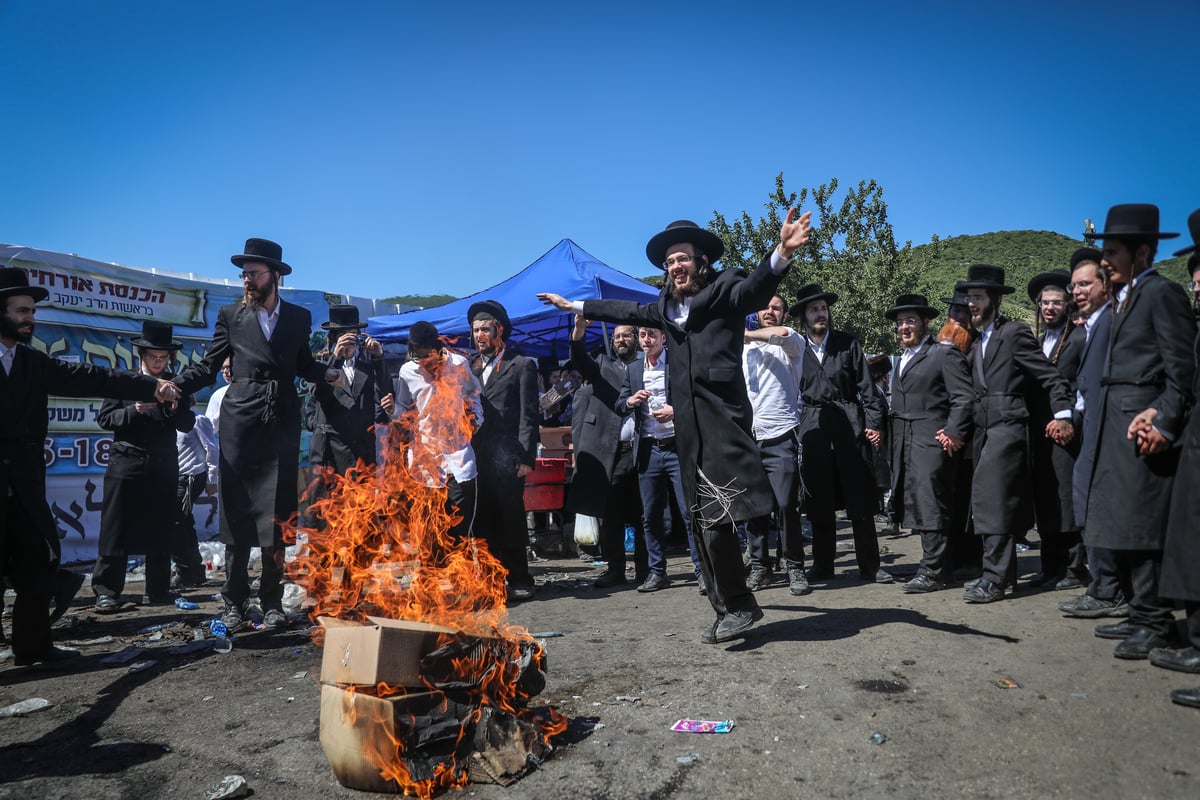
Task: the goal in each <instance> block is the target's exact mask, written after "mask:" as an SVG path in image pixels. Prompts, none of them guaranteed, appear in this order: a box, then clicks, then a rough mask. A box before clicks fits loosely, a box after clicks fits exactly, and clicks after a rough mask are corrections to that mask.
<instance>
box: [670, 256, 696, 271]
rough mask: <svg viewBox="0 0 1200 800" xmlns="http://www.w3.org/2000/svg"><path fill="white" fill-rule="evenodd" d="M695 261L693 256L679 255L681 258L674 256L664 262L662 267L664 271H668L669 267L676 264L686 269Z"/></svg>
mask: <svg viewBox="0 0 1200 800" xmlns="http://www.w3.org/2000/svg"><path fill="white" fill-rule="evenodd" d="M695 260H696V257H695V256H689V255H686V254H685V255H681V256H675V257H674V258H668V259H667V260H666V261H664V262H663V267H664V268H666V269H670V268H671V267H673V266H675V265H676V264H678V265H679V266H681V267H686V266H687V265H688V264H690V263H692V262H693V261H695Z"/></svg>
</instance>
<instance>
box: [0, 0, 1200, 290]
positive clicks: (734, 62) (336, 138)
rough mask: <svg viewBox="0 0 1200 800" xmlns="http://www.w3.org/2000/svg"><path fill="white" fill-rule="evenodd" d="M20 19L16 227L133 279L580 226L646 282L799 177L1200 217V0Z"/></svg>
mask: <svg viewBox="0 0 1200 800" xmlns="http://www.w3.org/2000/svg"><path fill="white" fill-rule="evenodd" d="M1133 12H1138V13H1140V14H1141V17H1140V18H1135V17H1133V16H1132V13H1133ZM0 30H3V31H4V32H5V36H4V47H3V48H0V97H3V104H4V122H3V125H2V126H0V167H2V170H3V171H2V172H0V176H2V177H0V179H2V180H3V191H0V241H3V242H8V243H12V244H22V245H29V246H33V247H38V248H42V249H47V250H58V251H64V252H73V253H77V254H79V255H81V256H86V257H88V258H94V259H99V260H103V261H116V262H119V263H123V264H130V265H138V266H156V267H163V268H166V269H174V270H182V271H192V272H197V273H201V274H205V275H216V276H222V277H224V276H226V275H227V274H228V275H230V276H232V274H233V273H234V272H235V268H234V267H233V266H232V265H231V264H230V263H229V256H230V255H231V254H233V253H235V252H240V250H241V244H242V242H243V241H244V239H245V238H246V237H248V236H263V237H266V238H271V239H275V240H276V241H278V242H280V243H281V244H282V245H283V247H284V257H285V259H286V260H288V261H289V262H290V263H291V264H292V266H293V267H294V268H295V272H294V274H293V275H292V276H291V279H290V284H289V285H292V286H296V287H301V288H319V289H324V290H326V291H332V292H344V293H350V294H355V295H364V296H374V297H384V296H390V295H397V294H432V293H446V294H453V295H457V296H463V295H467V294H471V293H473V292H476V291H480V290H483V289H485V288H487V287H488V286H491V285H493V284H495V283H497V282H499V281H500V280H502V279H503V278H505V277H507V276H508V275H511V274H512V273H514V272H516V271H517V270H519V269H521V268H523V267H524V266H526V265H527V264H529V263H530V262H532V261H534V260H535V259H536V258H537V257H539V256H540V255H541V254H542V253H544V252H545V251H547V250H549V249H550V248H551V247H553V246H554V244H556V243H557V242H558V241H559V240H560V239H562V238H564V237H570V238H571V239H574V240H575V241H576V242H577V243H578V244H579V245H580V246H582V247H583V248H584V249H586V250H588V251H589V252H590V253H592V254H593V255H594V256H596V257H598V258H600V259H601V260H602V261H605V262H607V263H608V264H610V265H612V266H614V267H616V268H618V269H622V270H624V271H626V272H629V273H631V274H634V275H647V274H650V273H652V272H653V271H654V270H653V268H652V267H650V265H649V264H648V263H647V261H646V259H645V255H644V246H645V242H646V240H647V239H648V238H649V236H651V235H652V234H653V233H655V232H656V231H658V230H660V229H661V228H662V227H663V226H664V225H665V224H666V223H667V222H670V221H671V220H674V219H678V218H690V219H693V220H696V221H697V222H699V223H701V224H705V223H707V222H708V221H709V219H711V217H712V213H713V211H714V210H719V211H721V212H722V213H724V214H725V215H726V216H729V217H732V216H736V215H738V214H739V213H740V212H741V211H742V210H748V211H749V212H750V213H751V214H753V215H755V216H757V214H758V212H759V211H760V210H761V209H762V203H763V202H764V201H765V199H766V197H767V194H768V193H769V192H770V190H771V189H772V188H773V181H774V177H775V175H776V174H777V173H779V172H783V173H784V174H785V178H786V181H787V184H788V187H789V188H791V189H795V190H798V189H799V188H800V187H802V186H814V185H817V184H819V183H822V182H824V181H827V180H829V179H830V178H832V177H837V178H838V179H839V180H840V181H842V183H843V185H846V184H849V183H852V182H856V181H858V180H862V179H870V178H874V179H876V180H877V181H879V182H880V184H881V185H882V186H883V187H884V190H885V195H884V196H885V199H886V200H887V202H888V204H889V211H890V218H891V220H892V223H893V225H894V227H895V231H896V236H897V238H898V239H899V240H900V241H902V242H903V241H904V240H912V241H913V243H914V244H921V243H924V242H927V241H928V240H929V237H930V236H931V235H932V234H935V233H936V234H938V235H939V236H943V237H948V236H954V235H958V234H969V233H983V232H987V231H992V230H1013V229H1038V230H1054V231H1059V232H1062V233H1066V234H1069V235H1078V234H1079V232H1080V231H1081V230H1082V226H1083V219H1084V218H1085V217H1092V218H1094V219H1095V220H1096V222H1097V224H1098V225H1099V224H1101V223H1102V221H1103V218H1104V213H1105V211H1106V210H1107V208H1108V207H1109V206H1110V205H1112V204H1113V203H1118V202H1154V203H1157V204H1158V205H1159V206H1160V207H1161V208H1162V210H1163V227H1164V228H1167V229H1170V230H1178V231H1184V230H1186V224H1185V222H1186V218H1187V215H1188V213H1189V212H1190V211H1192V210H1193V209H1194V208H1196V207H1200V147H1198V146H1197V142H1198V141H1200V80H1198V76H1200V68H1198V67H1197V55H1196V44H1195V43H1196V38H1195V37H1196V31H1197V30H1200V3H1197V2H1195V0H1174V1H1170V2H1168V1H1165V0H1163V1H1160V2H1155V0H1148V1H1146V2H1141V3H1138V4H1129V3H1118V2H1111V0H1096V2H1026V0H1012V1H1010V2H1005V3H997V4H981V3H962V2H920V1H919V0H917V1H915V2H910V3H904V4H901V3H894V2H875V1H874V0H871V1H868V2H860V3H845V4H828V5H820V6H811V7H810V6H807V5H806V4H803V3H782V2H758V3H756V2H744V3H733V2H722V3H706V2H692V3H656V2H650V0H644V1H643V2H624V1H623V0H617V1H616V2H606V3H592V4H582V3H579V4H577V3H570V2H566V0H559V2H505V3H501V2H476V1H475V0H461V1H460V2H443V3H422V4H417V3H411V4H410V3H405V2H332V0H330V1H329V2H320V3H318V2H303V1H297V0H288V1H287V2H284V1H283V0H278V1H276V0H240V2H234V1H232V0H207V1H206V2H185V1H184V0H172V2H161V0H142V1H139V2H134V1H133V0H105V2H81V1H76V2H67V1H61V2H60V1H56V0H0ZM1184 238H1185V239H1186V234H1185V237H1184ZM1180 246H1182V244H1181V245H1180ZM1171 249H1172V250H1173V249H1176V248H1171Z"/></svg>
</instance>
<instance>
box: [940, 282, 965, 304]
mask: <svg viewBox="0 0 1200 800" xmlns="http://www.w3.org/2000/svg"><path fill="white" fill-rule="evenodd" d="M940 299H941V301H942V302H943V303H945V304H946V305H948V306H965V305H968V303H967V293H966V292H965V291H964V290H963V289H962V287H960V286H959V285H958V284H957V283H956V284H954V295H953V296H952V297H943V298H940Z"/></svg>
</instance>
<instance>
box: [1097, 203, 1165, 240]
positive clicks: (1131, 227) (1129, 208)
mask: <svg viewBox="0 0 1200 800" xmlns="http://www.w3.org/2000/svg"><path fill="white" fill-rule="evenodd" d="M1178 235H1179V234H1178V233H1163V232H1162V231H1160V230H1159V229H1158V206H1156V205H1154V204H1153V203H1119V204H1118V205H1115V206H1113V207H1112V208H1110V209H1109V210H1108V216H1107V217H1105V218H1104V230H1102V231H1093V232H1090V233H1088V234H1087V238H1089V239H1174V238H1175V237H1176V236H1178Z"/></svg>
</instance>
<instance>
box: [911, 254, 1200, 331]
mask: <svg viewBox="0 0 1200 800" xmlns="http://www.w3.org/2000/svg"><path fill="white" fill-rule="evenodd" d="M1085 244H1086V243H1085V242H1084V241H1083V240H1082V239H1072V238H1070V237H1069V236H1063V235H1062V234H1061V233H1054V232H1053V231H996V232H994V233H981V234H978V235H975V236H955V237H952V238H950V239H937V240H934V241H932V242H930V243H929V244H923V245H920V246H918V247H914V248H913V249H912V251H911V257H912V258H913V259H915V260H916V261H917V262H918V263H921V264H923V265H924V266H923V269H922V281H923V283H924V284H925V287H924V288H925V290H926V291H928V293H929V296H930V297H931V298H941V297H949V296H950V294H951V293H952V292H953V291H954V284H955V282H956V281H959V280H962V279H963V278H965V277H966V274H967V268H968V267H969V266H971V265H972V264H994V265H995V266H998V267H1004V273H1005V277H1006V279H1007V281H1008V284H1009V285H1010V286H1014V287H1016V289H1017V291H1016V292H1014V293H1013V294H1012V295H1009V296H1008V297H1006V298H1005V300H1004V309H1005V312H1006V314H1007V315H1008V316H1010V317H1012V318H1014V319H1024V320H1025V321H1026V322H1028V321H1031V320H1032V319H1033V303H1032V302H1031V301H1030V300H1029V295H1028V294H1026V292H1025V287H1026V286H1027V285H1028V284H1029V280H1030V278H1032V277H1033V276H1034V275H1037V274H1038V273H1039V272H1046V271H1049V270H1052V269H1066V268H1067V265H1068V264H1069V263H1070V258H1071V254H1072V253H1073V252H1075V250H1076V248H1079V247H1083V246H1084V245H1085ZM1179 247H1182V245H1176V244H1175V243H1174V242H1173V241H1171V242H1167V243H1166V244H1165V245H1164V246H1163V249H1162V251H1160V252H1159V256H1160V257H1162V256H1163V255H1169V254H1170V253H1172V252H1173V251H1175V250H1177V249H1179ZM1157 266H1158V269H1159V271H1160V272H1162V274H1164V275H1166V276H1167V277H1168V278H1171V279H1172V280H1175V281H1178V282H1179V283H1181V284H1182V285H1183V286H1184V287H1185V288H1186V286H1187V283H1188V281H1189V280H1190V279H1191V276H1190V275H1188V274H1187V258H1186V257H1180V258H1168V259H1166V260H1162V261H1159V262H1158V264H1157Z"/></svg>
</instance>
